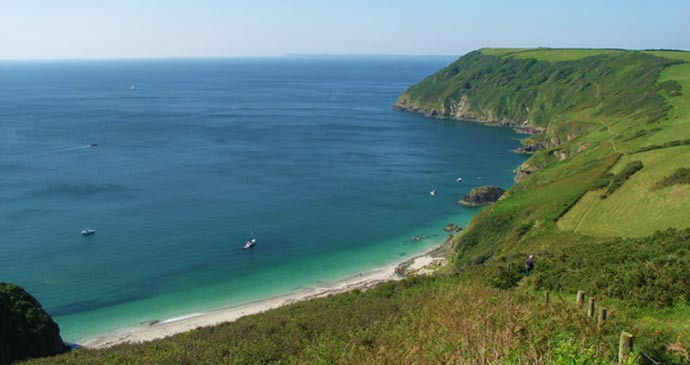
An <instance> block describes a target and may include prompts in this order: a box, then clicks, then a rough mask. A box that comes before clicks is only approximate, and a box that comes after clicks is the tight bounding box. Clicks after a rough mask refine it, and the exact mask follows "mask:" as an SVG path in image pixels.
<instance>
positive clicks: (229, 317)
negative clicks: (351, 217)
mask: <svg viewBox="0 0 690 365" xmlns="http://www.w3.org/2000/svg"><path fill="white" fill-rule="evenodd" d="M444 245H446V244H444ZM441 247H443V245H442V246H441ZM441 247H434V248H432V249H429V250H427V251H425V252H423V253H421V254H419V255H417V256H414V257H412V258H409V259H406V260H405V261H403V262H400V263H396V264H392V265H388V266H385V267H381V268H377V269H374V270H371V271H366V272H361V273H358V274H356V275H353V276H350V277H348V278H345V279H342V280H338V281H336V282H333V283H330V284H326V285H320V286H315V287H312V288H308V289H304V290H299V291H295V292H291V293H288V294H285V295H280V296H276V297H272V298H268V299H264V300H259V301H255V302H250V303H246V304H242V305H238V306H234V307H228V308H222V309H217V310H213V311H208V312H203V313H194V314H190V315H186V316H182V317H177V318H172V319H167V320H164V321H154V322H152V323H149V324H144V325H141V326H136V327H129V328H124V329H121V330H117V331H114V332H110V333H107V334H104V335H102V336H97V337H91V338H86V339H83V340H80V341H78V344H79V345H80V346H83V347H86V348H94V349H99V348H106V347H110V346H114V345H118V344H122V343H140V342H147V341H152V340H155V339H159V338H164V337H168V336H172V335H174V334H177V333H182V332H186V331H190V330H193V329H195V328H199V327H207V326H214V325H217V324H221V323H224V322H232V321H234V320H236V319H238V318H240V317H244V316H248V315H251V314H256V313H261V312H265V311H267V310H270V309H274V308H278V307H281V306H284V305H288V304H291V303H295V302H298V301H303V300H309V299H313V298H319V297H324V296H328V295H332V294H338V293H342V292H346V291H349V290H352V289H360V290H366V289H369V288H372V287H374V286H376V285H377V284H379V283H382V282H385V281H390V280H400V279H402V277H403V276H402V275H401V273H405V272H417V273H420V274H426V273H428V268H429V266H433V265H436V266H438V264H439V260H442V259H439V258H438V257H437V255H438V254H439V251H440V250H439V249H440V248H441ZM401 267H402V268H403V269H402V271H401V269H400V268H401Z"/></svg>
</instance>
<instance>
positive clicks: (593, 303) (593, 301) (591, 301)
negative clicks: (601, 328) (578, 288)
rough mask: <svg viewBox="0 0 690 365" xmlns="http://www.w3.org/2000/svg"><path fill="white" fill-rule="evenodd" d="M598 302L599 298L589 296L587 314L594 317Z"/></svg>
mask: <svg viewBox="0 0 690 365" xmlns="http://www.w3.org/2000/svg"><path fill="white" fill-rule="evenodd" d="M596 304H597V300H596V299H594V297H591V298H589V305H588V306H587V316H588V317H589V318H594V307H595V306H596Z"/></svg>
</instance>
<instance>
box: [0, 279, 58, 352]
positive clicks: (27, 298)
mask: <svg viewBox="0 0 690 365" xmlns="http://www.w3.org/2000/svg"><path fill="white" fill-rule="evenodd" d="M67 350H68V347H67V346H65V344H64V343H63V342H62V338H61V337H60V329H59V328H58V325H57V324H56V323H55V322H54V321H53V319H52V318H50V316H49V315H48V313H46V311H45V310H43V307H41V304H40V303H39V302H38V301H37V300H36V298H34V297H32V296H31V295H30V294H29V293H27V292H26V291H25V290H24V289H22V288H21V287H20V286H17V285H14V284H9V283H0V364H9V363H11V362H13V361H17V360H22V359H28V358H31V357H39V356H50V355H56V354H59V353H62V352H65V351H67Z"/></svg>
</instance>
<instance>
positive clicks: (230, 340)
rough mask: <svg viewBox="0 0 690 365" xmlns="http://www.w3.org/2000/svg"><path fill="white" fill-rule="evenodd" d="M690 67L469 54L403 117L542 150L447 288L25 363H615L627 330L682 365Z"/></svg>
mask: <svg viewBox="0 0 690 365" xmlns="http://www.w3.org/2000/svg"><path fill="white" fill-rule="evenodd" d="M689 62H690V53H687V52H677V51H624V50H613V49H612V50H591V49H576V50H563V49H560V50H555V49H482V50H480V51H475V52H471V53H469V54H467V55H465V56H463V57H461V58H460V59H458V60H457V61H456V62H454V63H452V64H451V65H449V66H448V67H446V68H445V69H443V70H441V71H439V72H438V73H436V74H434V75H432V76H430V77H428V78H427V79H425V80H424V81H422V82H421V83H419V84H417V85H415V86H413V87H411V88H410V89H409V90H407V91H406V92H405V93H404V94H403V95H402V96H401V97H400V99H399V101H398V102H397V103H396V107H397V108H399V109H402V110H408V111H416V112H422V113H426V114H428V115H433V116H439V117H448V118H458V119H473V120H477V121H481V122H485V123H489V124H499V125H510V126H514V127H516V128H523V129H527V130H531V131H533V132H539V133H538V134H536V135H534V136H531V137H529V138H527V139H526V141H525V144H526V145H528V146H534V147H535V148H536V149H539V150H538V151H537V152H535V153H534V154H533V155H532V156H531V158H530V159H529V160H528V161H527V162H526V163H525V164H523V166H521V167H520V168H519V169H518V170H519V171H528V172H530V173H529V174H527V173H524V174H520V176H521V179H520V181H519V183H518V184H517V185H515V186H514V187H513V188H512V189H511V190H509V191H508V192H506V194H505V197H504V199H502V200H500V201H499V202H497V203H495V204H493V205H491V206H489V207H487V208H485V209H484V210H482V211H481V212H480V213H479V214H478V215H477V216H476V217H475V218H474V219H473V221H472V222H471V224H470V225H469V227H467V228H466V229H465V231H464V232H463V233H461V234H459V235H457V236H456V238H455V239H454V241H453V245H454V248H455V253H454V255H453V256H452V257H451V264H450V265H449V266H448V267H447V268H446V269H445V271H443V272H441V273H438V274H436V275H435V276H432V277H426V278H417V277H415V278H408V279H406V280H403V281H401V282H394V283H386V284H383V285H380V286H378V287H377V288H375V289H372V290H369V291H366V292H360V291H354V292H350V293H346V294H342V295H337V296H332V297H327V298H321V299H315V300H311V301H308V302H303V303H296V304H293V305H290V306H287V307H283V308H279V309H276V310H272V311H269V312H266V313H263V314H258V315H254V316H249V317H245V318H242V319H240V320H238V321H236V322H234V323H230V324H224V325H220V326H216V327H211V328H204V329H199V330H196V331H192V332H190V333H185V334H180V335H177V336H173V337H171V338H167V339H163V340H159V341H154V342H152V343H148V344H139V345H119V346H116V347H113V348H111V349H106V350H98V351H94V350H77V351H74V352H72V353H69V354H65V355H60V356H57V357H54V358H50V359H41V360H34V361H31V362H30V363H32V364H96V363H98V364H120V363H160V364H178V363H228V364H234V363H237V364H241V363H252V364H371V363H414V364H438V363H483V364H520V363H525V364H527V363H543V364H564V363H567V364H609V363H611V362H612V361H613V360H615V357H616V346H617V345H616V344H617V341H618V335H619V334H620V330H621V328H623V329H625V330H627V331H630V332H632V333H634V334H635V336H636V340H635V341H636V344H637V345H636V346H637V348H638V349H644V351H645V352H646V353H647V354H649V355H651V356H652V357H653V358H654V359H656V360H658V361H662V362H665V363H690V355H688V352H689V351H690V321H688V320H687V319H688V318H689V316H690V229H689V228H690V186H688V185H687V184H686V183H687V181H688V180H687V179H688V161H690V145H687V143H686V142H685V141H688V140H690V128H689V127H690V91H689V90H690V63H689ZM602 195H604V196H605V197H606V198H605V199H601V196H602ZM528 254H535V256H536V258H537V261H536V269H535V271H534V272H533V274H532V275H531V276H530V277H529V278H525V276H524V274H523V268H524V266H523V265H524V259H525V258H526V256H527V255H528ZM545 290H549V291H550V293H552V295H551V303H550V304H546V303H545V302H544V299H543V298H544V297H543V291H545ZM578 290H584V291H586V292H587V293H588V294H589V295H595V296H596V297H597V298H598V300H599V301H600V302H602V303H604V304H605V305H606V306H607V307H608V308H609V314H610V317H611V320H610V321H608V322H606V323H605V324H604V325H603V327H602V328H600V329H598V328H596V326H595V325H594V323H592V321H591V320H590V319H589V318H586V316H584V315H582V313H581V311H578V310H575V309H574V308H573V299H574V293H575V292H576V291H578ZM637 355H638V357H637V359H640V357H639V355H640V354H637ZM635 361H636V360H635V357H634V358H633V359H632V360H630V361H629V363H631V364H632V363H635Z"/></svg>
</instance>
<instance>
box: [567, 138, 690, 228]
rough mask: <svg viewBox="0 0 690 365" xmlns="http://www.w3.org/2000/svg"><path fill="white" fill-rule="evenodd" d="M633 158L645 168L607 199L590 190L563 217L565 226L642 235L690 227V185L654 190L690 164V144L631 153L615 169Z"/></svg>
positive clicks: (598, 192) (615, 170)
mask: <svg viewBox="0 0 690 365" xmlns="http://www.w3.org/2000/svg"><path fill="white" fill-rule="evenodd" d="M632 160H640V161H642V163H643V164H644V166H645V167H644V168H643V169H642V170H641V171H639V172H638V173H636V174H635V175H633V176H632V177H631V178H630V180H628V181H627V182H626V183H625V184H624V185H623V186H622V187H621V188H620V189H618V190H617V191H616V192H615V193H613V194H612V195H611V196H609V197H608V198H606V199H600V198H599V196H600V195H601V191H594V192H589V193H587V194H586V195H585V196H584V197H583V199H582V200H581V201H580V202H579V203H578V204H577V205H575V207H573V208H572V209H571V210H570V211H569V212H568V213H567V214H566V215H565V216H564V217H563V218H562V219H560V220H559V221H558V226H559V227H560V228H562V229H566V230H571V231H575V232H577V233H581V234H587V235H594V236H621V237H639V236H644V235H648V234H651V233H653V232H654V231H656V230H660V229H665V228H670V227H676V228H686V227H690V185H675V186H669V187H667V188H663V189H659V190H654V189H653V187H654V185H655V184H656V183H657V182H658V181H659V180H661V179H662V178H663V177H664V176H668V175H670V174H671V173H672V172H673V171H675V170H676V169H677V168H679V167H686V168H687V167H690V146H683V147H674V148H668V149H659V150H653V151H649V152H645V153H639V154H634V155H627V156H624V157H622V158H621V160H620V161H619V162H618V163H617V164H616V166H615V167H614V169H613V172H614V173H615V172H617V169H620V168H621V167H622V166H625V164H626V163H628V162H630V161H632Z"/></svg>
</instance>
